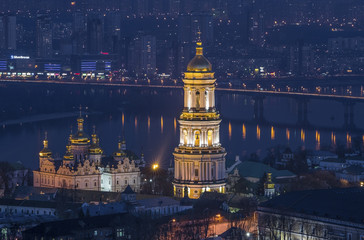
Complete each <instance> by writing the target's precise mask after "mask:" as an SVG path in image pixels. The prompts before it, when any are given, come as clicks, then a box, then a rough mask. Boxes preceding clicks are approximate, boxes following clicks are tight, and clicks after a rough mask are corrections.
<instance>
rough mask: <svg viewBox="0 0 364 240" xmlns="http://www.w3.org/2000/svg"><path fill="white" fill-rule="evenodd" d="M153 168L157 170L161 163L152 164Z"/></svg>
mask: <svg viewBox="0 0 364 240" xmlns="http://www.w3.org/2000/svg"><path fill="white" fill-rule="evenodd" d="M152 168H153V170H154V171H156V170H157V169H158V168H159V164H158V163H154V164H153V165H152Z"/></svg>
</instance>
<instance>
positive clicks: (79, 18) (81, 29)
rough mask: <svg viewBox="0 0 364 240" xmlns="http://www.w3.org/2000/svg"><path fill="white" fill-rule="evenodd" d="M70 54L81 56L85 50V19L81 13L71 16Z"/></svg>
mask: <svg viewBox="0 0 364 240" xmlns="http://www.w3.org/2000/svg"><path fill="white" fill-rule="evenodd" d="M72 25H73V26H72V52H73V54H76V55H82V54H84V53H85V52H86V50H87V17H86V15H85V14H84V13H82V12H76V13H74V14H73V23H72Z"/></svg>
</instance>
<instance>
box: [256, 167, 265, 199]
mask: <svg viewBox="0 0 364 240" xmlns="http://www.w3.org/2000/svg"><path fill="white" fill-rule="evenodd" d="M266 181H267V173H266V172H265V173H264V174H263V176H262V177H261V178H260V180H259V182H258V186H257V189H256V191H255V193H256V194H257V195H258V196H264V184H265V182H266Z"/></svg>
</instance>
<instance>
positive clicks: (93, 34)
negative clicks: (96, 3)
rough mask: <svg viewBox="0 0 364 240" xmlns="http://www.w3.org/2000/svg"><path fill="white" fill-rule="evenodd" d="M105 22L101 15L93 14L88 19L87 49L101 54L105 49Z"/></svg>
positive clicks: (91, 52) (90, 52) (89, 51)
mask: <svg viewBox="0 0 364 240" xmlns="http://www.w3.org/2000/svg"><path fill="white" fill-rule="evenodd" d="M103 40H104V24H103V19H102V18H101V16H99V15H91V16H89V18H88V21H87V51H88V53H89V54H99V53H100V52H101V51H102V50H103V42H104V41H103Z"/></svg>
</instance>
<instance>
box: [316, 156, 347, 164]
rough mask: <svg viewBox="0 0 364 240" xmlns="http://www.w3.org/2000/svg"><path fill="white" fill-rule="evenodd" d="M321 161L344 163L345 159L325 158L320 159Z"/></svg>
mask: <svg viewBox="0 0 364 240" xmlns="http://www.w3.org/2000/svg"><path fill="white" fill-rule="evenodd" d="M321 162H331V163H345V161H344V160H343V159H341V158H331V157H330V158H326V159H324V160H322V161H321Z"/></svg>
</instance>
